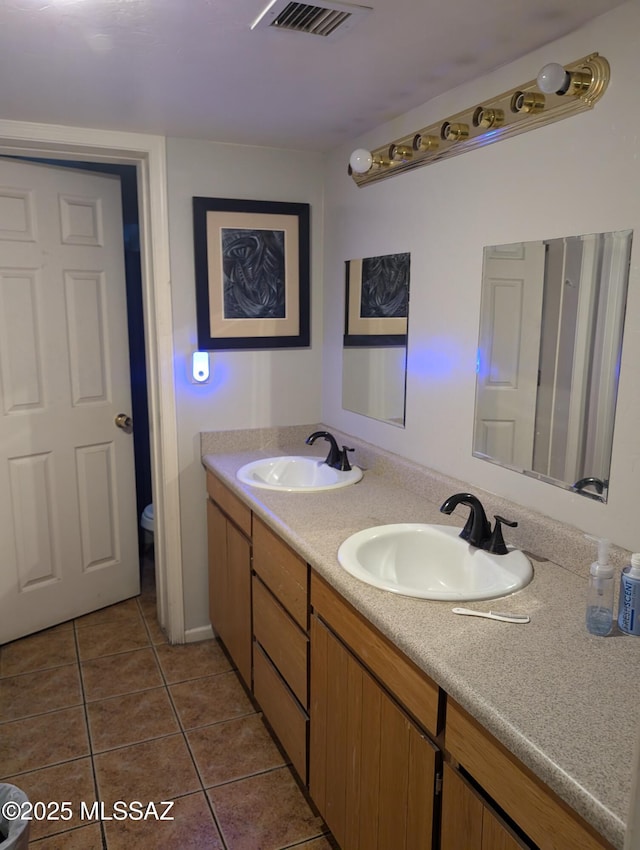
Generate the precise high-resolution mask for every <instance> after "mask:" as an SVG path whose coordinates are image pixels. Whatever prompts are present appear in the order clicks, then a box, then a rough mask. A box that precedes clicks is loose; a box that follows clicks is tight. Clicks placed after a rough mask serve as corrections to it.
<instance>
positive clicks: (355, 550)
mask: <svg viewBox="0 0 640 850" xmlns="http://www.w3.org/2000/svg"><path fill="white" fill-rule="evenodd" d="M460 531H461V529H460V528H452V527H451V526H448V525H428V524H422V523H402V524H396V525H379V526H376V527H374V528H367V529H365V530H364V531H359V532H357V533H356V534H353V535H352V536H351V537H348V538H347V539H346V540H345V541H344V543H343V544H342V545H341V546H340V548H339V549H338V561H339V562H340V564H341V566H342V567H343V568H344V569H345V570H347V572H349V573H351V575H353V576H355V577H356V578H358V579H360V580H361V581H365V582H367V583H368V584H371V585H373V586H374V587H379V588H381V589H383V590H389V591H391V592H392V593H399V594H402V595H404V596H418V597H420V598H422V599H447V600H456V601H471V600H474V599H494V598H496V597H498V596H506V595H507V594H510V593H513V592H514V591H516V590H520V588H522V587H525V586H526V585H527V584H528V583H529V582H530V581H531V579H532V577H533V567H532V566H531V562H530V561H529V559H528V558H527V557H526V555H524V554H523V553H522V552H520V551H519V550H517V549H514V550H512V551H510V552H509V553H508V554H507V555H490V554H489V553H488V552H485V551H483V550H481V549H476V548H474V547H473V546H469V544H468V543H467V542H466V541H464V540H462V539H461V538H460V537H459V536H458V535H459V534H460Z"/></svg>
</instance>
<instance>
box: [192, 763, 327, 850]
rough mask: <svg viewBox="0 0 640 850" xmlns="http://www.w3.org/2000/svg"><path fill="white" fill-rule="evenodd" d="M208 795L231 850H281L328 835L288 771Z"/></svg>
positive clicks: (211, 792)
mask: <svg viewBox="0 0 640 850" xmlns="http://www.w3.org/2000/svg"><path fill="white" fill-rule="evenodd" d="M207 793H208V795H209V798H210V799H211V801H212V803H213V806H214V810H215V813H216V816H217V818H218V823H219V824H220V829H221V830H222V837H223V838H224V840H225V842H226V844H227V847H228V848H229V850H257V848H260V850H280V848H283V847H288V846H289V845H290V844H295V843H300V842H302V841H305V840H309V839H311V838H316V837H320V836H321V835H322V834H323V833H324V832H325V827H324V824H323V822H322V820H321V819H320V818H319V817H317V816H316V815H314V814H313V812H312V810H311V808H310V807H309V804H308V803H307V801H306V800H305V798H304V796H303V794H302V792H301V791H300V789H299V788H298V785H297V784H296V781H295V780H294V778H293V775H292V774H291V772H290V771H289V769H288V768H286V767H284V768H279V769H278V770H273V771H271V772H270V773H261V774H259V775H258V776H252V777H250V778H249V779H241V780H240V781H239V782H231V783H229V784H228V785H220V786H218V787H217V788H210V789H209V790H208V791H207Z"/></svg>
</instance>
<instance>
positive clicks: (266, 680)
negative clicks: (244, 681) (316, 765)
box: [253, 643, 309, 784]
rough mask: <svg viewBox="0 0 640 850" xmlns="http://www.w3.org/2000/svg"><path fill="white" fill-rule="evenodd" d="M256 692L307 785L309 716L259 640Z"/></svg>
mask: <svg viewBox="0 0 640 850" xmlns="http://www.w3.org/2000/svg"><path fill="white" fill-rule="evenodd" d="M253 692H254V694H255V698H256V699H257V701H258V703H259V705H260V708H261V709H262V711H263V712H264V715H265V717H266V718H267V720H268V721H269V724H270V725H271V727H272V729H273V731H274V732H275V733H276V735H277V736H278V739H279V741H280V743H281V744H282V746H283V747H284V749H285V752H286V753H287V755H288V756H289V758H290V759H291V763H292V764H293V766H294V767H295V769H296V770H297V772H298V775H299V776H300V778H301V779H302V781H303V783H304V784H306V782H307V729H308V726H309V717H308V716H307V714H306V713H305V712H304V711H302V709H301V708H300V706H299V705H298V703H297V702H296V700H295V699H294V697H293V695H292V694H291V691H290V690H289V689H288V688H287V686H286V685H285V683H284V682H283V680H282V678H281V677H280V676H279V675H278V671H277V670H276V669H275V667H274V666H273V664H272V663H271V662H270V661H269V659H268V658H267V656H266V655H265V654H264V652H263V650H262V648H261V647H260V646H259V644H257V643H256V644H254V652H253Z"/></svg>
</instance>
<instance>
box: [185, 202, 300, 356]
mask: <svg viewBox="0 0 640 850" xmlns="http://www.w3.org/2000/svg"><path fill="white" fill-rule="evenodd" d="M193 234H194V252H195V279H196V314H197V327H198V348H199V349H201V350H203V351H211V350H229V349H231V350H233V349H256V348H257V349H262V348H294V347H296V348H297V347H308V346H309V205H308V204H294V203H291V204H290V203H282V202H271V201H244V200H233V199H231V198H198V197H194V199H193Z"/></svg>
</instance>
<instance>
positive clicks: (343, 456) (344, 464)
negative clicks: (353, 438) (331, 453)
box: [340, 446, 355, 472]
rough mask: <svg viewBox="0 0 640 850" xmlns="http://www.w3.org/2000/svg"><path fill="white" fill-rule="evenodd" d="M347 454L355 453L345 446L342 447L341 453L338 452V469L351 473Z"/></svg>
mask: <svg viewBox="0 0 640 850" xmlns="http://www.w3.org/2000/svg"><path fill="white" fill-rule="evenodd" d="M347 452H355V449H350V448H348V447H347V446H343V447H342V451H341V452H340V469H341V470H342V472H350V471H351V464H350V463H349V458H348V457H347Z"/></svg>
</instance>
